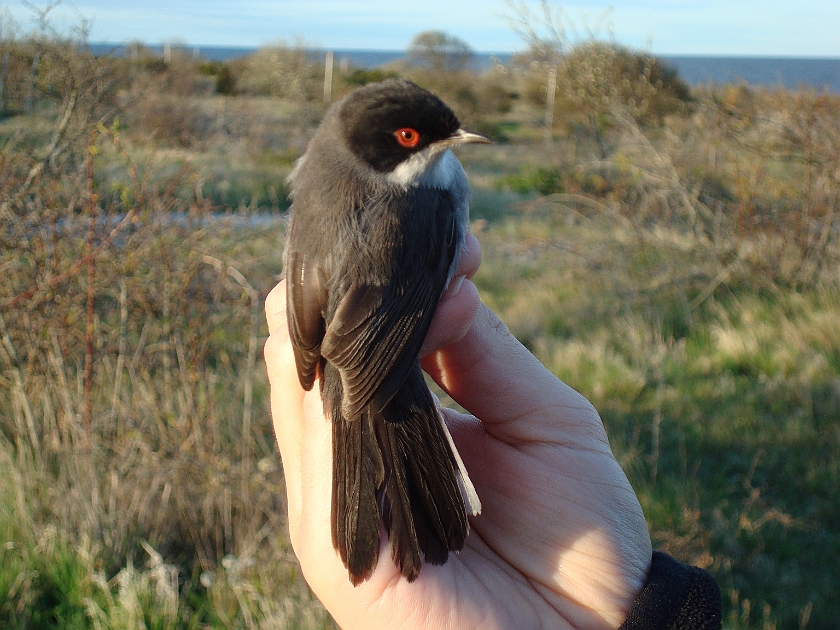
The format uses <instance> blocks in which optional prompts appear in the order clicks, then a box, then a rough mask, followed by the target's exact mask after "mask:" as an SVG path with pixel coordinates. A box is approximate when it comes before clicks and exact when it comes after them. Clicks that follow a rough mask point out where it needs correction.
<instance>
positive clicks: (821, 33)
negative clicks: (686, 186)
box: [0, 0, 840, 57]
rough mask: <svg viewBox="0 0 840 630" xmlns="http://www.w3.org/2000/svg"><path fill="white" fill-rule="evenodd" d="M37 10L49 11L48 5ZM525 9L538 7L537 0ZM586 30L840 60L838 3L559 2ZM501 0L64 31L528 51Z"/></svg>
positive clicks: (239, 9)
mask: <svg viewBox="0 0 840 630" xmlns="http://www.w3.org/2000/svg"><path fill="white" fill-rule="evenodd" d="M32 4H34V5H36V6H40V7H45V6H47V2H45V1H44V0H32ZM527 4H528V5H529V6H530V7H532V8H534V9H535V8H537V6H538V3H537V2H536V0H528V2H527ZM552 5H553V6H557V7H560V6H562V9H563V13H564V14H565V15H566V17H567V22H569V23H571V24H573V25H576V26H577V28H578V29H581V30H582V29H583V28H584V27H585V25H586V24H587V23H588V24H590V25H594V24H595V23H597V22H598V21H599V19H600V18H602V17H603V16H604V15H605V12H607V11H609V13H608V15H609V18H608V20H607V23H608V24H609V25H610V28H609V29H608V30H604V29H602V30H601V35H604V36H610V35H611V37H612V38H613V39H615V40H616V41H617V42H619V43H621V44H624V45H627V46H631V47H634V48H644V49H650V50H652V51H653V52H654V53H657V54H697V55H774V56H775V55H780V56H818V57H840V1H838V0H801V1H799V2H789V1H781V0H747V1H745V2H735V1H733V0H726V1H724V0H709V1H707V2H689V1H687V0H617V1H615V2H612V3H600V2H584V3H582V4H561V3H559V2H552ZM0 7H2V8H3V10H4V11H5V12H6V14H7V15H8V14H11V16H12V18H13V19H14V21H15V22H16V23H17V24H19V25H20V26H21V27H23V29H24V30H28V29H30V28H31V26H32V23H33V20H32V16H33V13H32V11H31V10H30V9H28V8H26V7H25V6H24V5H23V3H22V2H20V1H19V0H12V1H11V2H9V1H0ZM505 14H511V9H510V7H509V5H508V4H507V3H506V2H505V1H504V0H485V1H482V0H409V1H404V0H369V1H367V2H364V1H362V0H273V1H272V0H239V1H237V2H230V1H223V0H152V1H145V2H144V1H140V0H138V1H136V2H126V1H113V0H111V1H108V0H72V1H71V0H65V1H64V2H63V3H62V4H61V5H59V7H57V8H56V9H54V10H53V12H52V14H51V15H52V16H53V19H54V21H55V22H56V24H57V25H59V26H61V25H65V26H69V25H70V24H72V23H73V22H74V21H75V20H76V19H77V16H79V15H82V16H84V17H86V18H90V19H91V20H92V23H93V28H92V32H91V37H90V39H91V41H95V42H115V43H120V42H127V41H132V40H139V41H143V42H145V43H148V44H159V43H163V42H166V41H173V42H178V43H182V44H189V45H197V46H201V45H222V46H225V45H226V46H260V45H265V44H272V43H276V42H279V41H285V42H287V43H294V42H297V41H302V42H303V43H305V44H307V45H311V46H313V47H323V48H366V49H381V50H402V49H405V47H406V46H407V45H408V43H409V42H410V41H411V38H412V37H413V36H414V35H415V34H416V33H418V32H420V31H423V30H431V29H435V30H444V31H447V32H449V33H451V34H453V35H456V36H458V37H460V38H461V39H463V40H465V41H466V42H467V43H469V44H470V45H471V46H472V47H473V48H474V49H475V50H477V51H486V52H510V51H516V50H521V49H522V48H523V46H522V43H521V40H519V38H518V37H517V35H516V34H515V33H514V32H513V30H512V29H511V27H510V25H509V22H508V20H507V19H506V18H505Z"/></svg>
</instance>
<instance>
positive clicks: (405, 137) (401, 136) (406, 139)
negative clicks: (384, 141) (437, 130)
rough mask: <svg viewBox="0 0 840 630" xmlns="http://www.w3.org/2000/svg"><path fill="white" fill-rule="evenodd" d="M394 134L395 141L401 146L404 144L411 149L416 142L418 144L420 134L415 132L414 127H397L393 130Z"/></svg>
mask: <svg viewBox="0 0 840 630" xmlns="http://www.w3.org/2000/svg"><path fill="white" fill-rule="evenodd" d="M394 135H395V136H396V137H397V142H399V143H400V145H401V146H404V147H405V148H407V149H413V148H414V147H416V146H417V145H418V144H420V134H419V133H418V132H417V130H416V129H412V128H411V127H403V128H402V129H397V130H396V131H395V132H394Z"/></svg>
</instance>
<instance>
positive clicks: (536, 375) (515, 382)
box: [423, 303, 606, 444]
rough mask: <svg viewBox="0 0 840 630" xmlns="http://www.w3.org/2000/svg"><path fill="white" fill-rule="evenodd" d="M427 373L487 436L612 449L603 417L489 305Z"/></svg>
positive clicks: (432, 360) (430, 362)
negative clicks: (576, 441) (585, 441)
mask: <svg viewBox="0 0 840 630" xmlns="http://www.w3.org/2000/svg"><path fill="white" fill-rule="evenodd" d="M423 367H424V369H425V370H426V371H427V372H428V373H429V374H430V375H431V376H432V378H433V379H435V381H437V383H438V384H439V385H440V386H441V387H442V388H443V389H444V390H445V391H446V393H448V394H449V395H450V396H452V398H453V399H454V400H455V401H457V402H458V403H459V404H461V405H462V406H463V407H464V408H465V409H467V410H468V411H469V412H470V413H472V414H473V415H475V416H476V417H478V418H479V419H480V420H481V421H482V423H483V424H484V425H485V427H486V428H487V430H488V431H489V432H491V433H495V434H497V435H499V437H501V435H500V434H504V435H505V436H506V438H507V439H508V440H546V441H557V442H567V441H569V440H570V438H571V437H572V435H573V434H574V435H576V436H577V437H584V436H585V437H586V438H594V439H595V440H596V441H597V442H603V443H604V444H606V433H605V431H604V427H603V424H602V423H601V419H600V416H599V415H598V412H597V411H595V409H594V407H593V406H592V405H591V404H590V403H589V401H588V400H586V398H584V397H583V396H582V395H581V394H580V393H578V392H577V391H575V390H574V389H572V388H571V387H569V386H568V385H566V384H565V383H563V382H562V381H561V380H560V379H559V378H557V377H556V376H554V374H552V373H551V372H550V371H549V370H548V369H547V368H546V367H545V366H544V365H543V364H542V363H540V362H539V360H538V359H537V358H536V357H535V356H534V355H533V354H531V353H530V352H529V351H528V349H527V348H525V346H523V345H522V344H521V343H519V341H518V340H517V339H516V338H515V337H514V336H513V335H511V334H510V332H509V331H508V329H507V327H506V326H505V325H504V324H503V323H502V322H501V320H499V318H498V317H497V316H496V315H495V313H493V311H491V310H490V309H489V308H488V307H487V306H486V305H485V304H483V303H482V304H481V306H480V307H479V310H478V313H477V314H476V317H475V319H474V321H473V325H472V326H471V327H470V329H469V331H468V332H467V333H466V334H465V335H464V336H463V337H462V338H461V339H460V340H459V341H456V342H455V343H453V344H451V345H449V346H446V347H444V348H442V349H441V350H439V351H438V352H436V353H434V354H432V355H430V356H429V357H427V358H426V359H425V360H424V362H423Z"/></svg>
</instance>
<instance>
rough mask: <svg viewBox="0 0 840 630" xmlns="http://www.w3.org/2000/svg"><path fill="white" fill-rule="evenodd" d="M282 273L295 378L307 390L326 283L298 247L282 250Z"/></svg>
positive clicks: (318, 354) (318, 344) (311, 379)
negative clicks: (284, 282)
mask: <svg viewBox="0 0 840 630" xmlns="http://www.w3.org/2000/svg"><path fill="white" fill-rule="evenodd" d="M285 274H286V312H287V317H288V322H289V336H290V337H291V341H292V348H293V349H294V353H295V365H296V367H297V373H298V379H299V380H300V384H301V386H303V388H304V389H306V390H310V389H312V385H313V383H314V382H315V370H316V368H317V366H318V362H319V361H320V359H321V349H320V348H321V339H322V338H323V336H324V320H323V319H322V317H321V312H322V307H323V306H324V305H325V304H326V287H325V283H324V281H323V278H322V277H321V268H320V267H319V265H318V264H317V262H316V261H314V260H311V259H309V258H307V257H306V255H305V254H304V253H303V252H301V251H299V250H294V249H292V250H289V251H287V252H286V262H285Z"/></svg>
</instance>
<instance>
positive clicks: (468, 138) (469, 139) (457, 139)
mask: <svg viewBox="0 0 840 630" xmlns="http://www.w3.org/2000/svg"><path fill="white" fill-rule="evenodd" d="M440 144H441V145H443V146H444V147H446V148H449V147H454V146H455V145H458V144H493V141H492V140H491V139H490V138H488V137H487V136H482V135H481V134H480V133H475V132H473V131H467V130H466V129H459V130H458V131H456V132H455V133H453V134H452V135H451V136H449V137H448V138H446V139H445V140H441V142H440Z"/></svg>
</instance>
